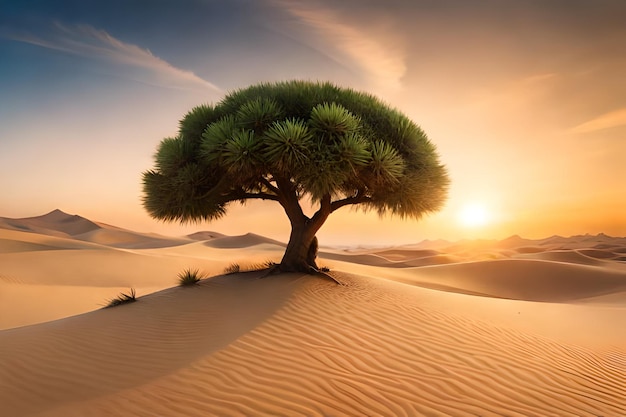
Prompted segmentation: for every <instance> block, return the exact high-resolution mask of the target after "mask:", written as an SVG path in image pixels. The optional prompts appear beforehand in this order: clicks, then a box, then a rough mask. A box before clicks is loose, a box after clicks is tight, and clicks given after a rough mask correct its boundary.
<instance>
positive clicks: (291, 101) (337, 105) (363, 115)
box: [143, 81, 449, 272]
mask: <svg viewBox="0 0 626 417" xmlns="http://www.w3.org/2000/svg"><path fill="white" fill-rule="evenodd" d="M155 162H156V167H155V169H153V170H150V171H147V172H144V174H143V189H144V193H145V195H144V206H145V208H146V209H147V211H148V212H149V213H150V215H151V216H152V217H154V218H157V219H161V220H165V221H180V222H181V223H185V222H192V221H201V220H206V221H210V220H214V219H218V218H220V217H222V216H224V215H225V214H226V210H227V208H228V206H229V204H230V203H233V202H240V203H244V202H245V201H246V200H248V199H261V200H273V201H276V202H277V203H278V204H280V205H281V206H282V207H283V209H284V210H285V213H286V214H287V217H288V218H289V221H290V222H291V236H290V237H289V243H288V244H287V248H286V250H285V254H284V256H283V259H282V261H281V263H280V265H279V269H280V270H281V271H301V272H312V271H316V270H317V265H316V262H315V259H316V256H317V238H316V236H315V235H316V233H317V231H318V230H319V229H320V227H322V225H323V224H324V222H325V221H326V219H327V218H328V216H329V215H330V214H331V213H333V212H334V211H336V210H338V209H340V208H342V207H345V206H355V207H358V208H361V209H363V210H375V211H377V212H378V213H379V215H384V214H387V213H389V214H392V215H398V216H399V217H401V218H407V217H410V218H415V219H419V218H420V217H421V216H422V215H424V214H426V213H429V212H434V211H437V210H438V209H440V208H441V206H442V205H443V203H444V201H445V198H446V195H447V188H448V183H449V180H448V176H447V173H446V169H445V167H444V166H443V165H441V163H440V162H439V158H438V155H437V153H436V149H435V146H434V145H433V144H432V143H431V142H429V140H428V139H427V137H426V135H425V134H424V132H423V131H422V130H421V129H420V128H419V127H418V126H417V125H416V124H415V123H413V122H412V121H411V120H410V119H409V118H407V117H406V116H405V115H404V114H402V113H400V112H399V111H398V110H395V109H393V108H390V107H389V106H387V105H385V104H384V103H382V102H381V101H380V100H378V99H377V98H375V97H373V96H371V95H369V94H365V93H362V92H357V91H354V90H351V89H345V88H340V87H337V86H335V85H333V84H330V83H314V82H305V81H288V82H280V83H264V84H258V85H253V86H250V87H247V88H243V89H240V90H236V91H233V92H231V93H230V94H228V95H227V96H226V97H225V98H224V99H223V100H222V101H221V102H219V103H218V104H215V105H201V106H198V107H195V108H193V109H192V110H191V111H190V112H189V113H187V115H185V117H184V118H183V119H182V120H181V121H180V129H179V133H178V136H176V137H173V138H166V139H164V140H163V141H162V142H161V144H160V145H159V147H158V150H157V153H156V155H155ZM303 200H304V201H305V202H306V201H309V202H310V203H311V204H312V206H313V207H314V208H317V211H316V212H315V214H313V215H312V216H311V217H309V216H307V215H306V214H305V213H304V211H303V210H302V206H301V202H302V201H303Z"/></svg>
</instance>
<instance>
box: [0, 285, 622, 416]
mask: <svg viewBox="0 0 626 417" xmlns="http://www.w3.org/2000/svg"><path fill="white" fill-rule="evenodd" d="M254 278H255V276H254V275H253V274H247V275H238V276H229V277H221V278H216V279H213V280H209V281H206V282H204V283H203V284H202V285H201V286H198V287H196V288H176V289H171V290H166V291H163V292H159V293H155V294H153V295H150V296H146V297H143V298H142V299H140V301H139V302H137V303H134V304H130V305H125V306H121V307H118V308H116V309H111V310H109V309H107V310H100V311H97V312H93V313H89V314H86V315H82V316H78V317H73V318H68V319H65V320H62V321H58V322H52V323H47V324H42V325H38V326H31V327H24V328H19V329H14V330H7V331H4V332H1V333H0V346H1V347H0V349H1V350H2V352H1V353H2V357H3V358H4V359H5V360H4V361H3V363H2V365H0V375H1V376H2V378H0V381H1V382H0V384H1V388H2V389H0V403H2V404H3V407H4V410H5V412H7V413H8V414H9V415H12V416H21V415H29V414H30V415H41V416H57V415H58V416H72V415H75V416H83V415H90V416H91V415H128V416H133V415H141V416H148V415H160V416H178V415H186V416H194V415H197V416H201V415H220V416H228V415H389V416H397V415H406V416H412V415H458V416H464V415H467V416H470V415H484V416H496V415H513V416H528V415H560V416H568V415H569V416H580V415H587V416H591V415H616V416H617V415H621V414H623V412H624V410H626V408H625V407H626V402H625V400H624V397H623V392H624V391H623V389H624V379H623V377H624V371H625V368H624V367H625V366H626V363H625V357H624V354H625V352H623V351H606V352H592V351H589V350H587V349H584V348H580V347H576V346H568V345H563V344H560V343H555V342H553V341H551V340H549V339H545V338H541V337H537V336H532V335H529V334H524V333H520V332H516V331H512V330H510V329H507V328H501V327H496V326H492V325H488V324H485V323H482V322H479V321H474V320H472V319H469V318H464V317H461V316H455V315H449V314H444V313H441V312H436V311H433V310H429V309H425V308H423V307H422V303H421V301H420V298H421V297H423V294H422V293H420V292H419V290H417V291H416V292H414V291H413V288H414V287H411V286H407V285H404V284H399V283H393V282H389V281H372V280H365V279H362V278H358V277H354V276H342V277H341V278H342V280H343V281H344V282H345V283H346V285H345V286H337V285H335V284H333V283H331V282H328V281H325V280H321V279H319V278H312V277H308V276H299V275H291V276H285V275H283V276H276V277H270V278H265V279H262V280H256V279H254Z"/></svg>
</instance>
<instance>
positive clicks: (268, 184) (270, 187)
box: [261, 177, 280, 195]
mask: <svg viewBox="0 0 626 417" xmlns="http://www.w3.org/2000/svg"><path fill="white" fill-rule="evenodd" d="M261 184H263V185H265V187H267V189H268V190H270V191H271V192H273V193H274V194H276V195H279V194H280V190H279V189H278V188H277V187H275V186H274V185H272V183H271V182H270V181H269V180H268V179H267V178H265V177H261Z"/></svg>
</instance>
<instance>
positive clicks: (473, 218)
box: [458, 203, 489, 227]
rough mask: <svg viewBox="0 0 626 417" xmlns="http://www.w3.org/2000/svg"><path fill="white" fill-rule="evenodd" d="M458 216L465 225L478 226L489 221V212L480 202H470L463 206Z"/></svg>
mask: <svg viewBox="0 0 626 417" xmlns="http://www.w3.org/2000/svg"><path fill="white" fill-rule="evenodd" d="M458 218H459V223H461V225H463V226H465V227H480V226H484V225H486V224H487V223H488V222H489V213H488V212H487V209H486V208H485V206H483V205H482V204H477V203H472V204H466V205H465V206H463V208H462V209H461V211H460V212H459V217H458Z"/></svg>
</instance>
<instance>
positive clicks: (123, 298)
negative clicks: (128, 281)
mask: <svg viewBox="0 0 626 417" xmlns="http://www.w3.org/2000/svg"><path fill="white" fill-rule="evenodd" d="M135 295H136V294H135V289H134V288H131V289H130V294H126V293H120V295H118V296H117V297H115V298H112V299H111V300H109V302H108V303H107V305H106V306H104V308H109V307H115V306H118V305H120V304H126V303H132V302H135V301H137V298H135Z"/></svg>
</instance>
